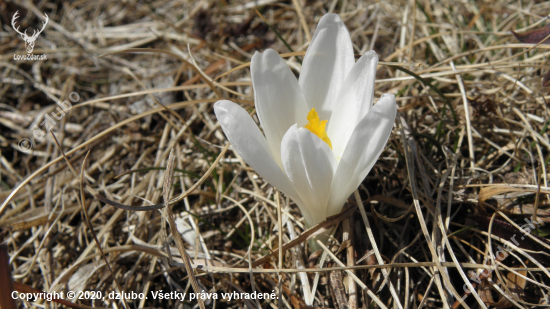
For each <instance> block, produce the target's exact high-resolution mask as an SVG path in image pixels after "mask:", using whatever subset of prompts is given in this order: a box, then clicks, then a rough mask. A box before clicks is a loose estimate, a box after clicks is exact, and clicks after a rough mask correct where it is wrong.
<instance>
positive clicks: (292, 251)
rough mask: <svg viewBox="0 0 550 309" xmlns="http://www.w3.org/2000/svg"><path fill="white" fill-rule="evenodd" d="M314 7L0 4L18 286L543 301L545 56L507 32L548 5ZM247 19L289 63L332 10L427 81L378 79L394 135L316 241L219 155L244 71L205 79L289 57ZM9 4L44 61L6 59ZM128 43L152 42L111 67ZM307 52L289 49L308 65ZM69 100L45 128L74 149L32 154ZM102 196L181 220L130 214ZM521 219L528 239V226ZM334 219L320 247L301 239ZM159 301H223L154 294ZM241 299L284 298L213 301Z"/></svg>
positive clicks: (308, 299)
mask: <svg viewBox="0 0 550 309" xmlns="http://www.w3.org/2000/svg"><path fill="white" fill-rule="evenodd" d="M304 2H305V1H300V0H295V1H287V2H275V1H269V0H266V1H259V2H258V3H254V2H249V3H247V2H245V1H238V2H236V3H230V4H228V3H226V1H220V2H207V1H200V2H194V1H186V0H183V1H175V0H163V1H162V0H161V1H154V2H140V1H133V0H132V1H123V2H120V3H119V2H112V1H94V2H85V1H79V2H74V3H72V2H55V1H40V2H38V1H36V2H34V4H33V3H32V2H30V1H14V2H0V12H1V13H0V18H1V19H0V20H1V23H2V26H3V27H2V31H3V32H1V33H0V41H1V43H2V44H1V45H0V49H1V52H2V56H0V68H1V73H0V74H1V76H0V78H1V81H2V82H1V84H0V131H1V134H0V175H1V178H0V190H1V191H0V202H1V203H2V205H1V206H0V227H1V231H0V235H1V241H2V243H4V244H6V245H7V248H8V252H9V258H10V259H9V266H5V265H0V266H1V267H9V269H10V270H11V273H12V276H13V278H14V281H15V282H16V286H15V288H16V289H17V290H19V291H29V289H31V288H34V289H36V290H41V291H48V292H54V291H65V292H66V291H69V290H70V291H75V292H77V291H100V292H102V293H103V295H104V296H106V295H107V294H108V293H110V292H119V291H124V292H130V293H131V292H135V293H145V294H147V295H148V296H149V299H147V300H130V299H126V300H124V301H120V300H93V301H92V300H71V299H66V300H69V301H71V302H73V303H74V304H73V305H72V306H77V307H81V306H94V307H110V308H121V307H122V308H124V307H126V308H138V307H139V308H142V307H163V308H167V307H174V308H191V307H192V306H197V305H198V306H200V307H203V308H206V307H207V308H243V307H246V308H255V307H258V306H261V307H262V308H277V307H278V308H306V307H305V306H306V305H310V306H314V307H321V308H351V309H355V308H376V307H378V308H421V307H422V308H452V307H454V308H460V307H464V308H507V307H519V308H533V307H548V306H549V305H550V287H549V285H550V284H549V282H550V269H549V267H550V262H549V261H550V255H549V253H550V245H549V243H550V242H549V241H548V240H546V238H544V237H546V235H548V232H550V229H548V227H547V225H546V226H544V224H545V223H546V224H548V222H550V212H549V210H548V205H549V204H548V203H549V195H548V194H549V193H550V188H549V187H548V177H549V176H550V174H549V172H548V171H547V167H548V165H547V163H548V160H549V159H550V156H549V154H550V140H549V136H548V134H547V124H548V121H549V119H550V118H549V113H548V104H547V100H548V99H549V97H550V96H549V94H548V91H547V90H546V89H545V88H543V87H542V86H541V81H542V75H544V74H545V73H546V71H547V70H548V66H547V65H545V59H546V57H547V55H548V54H549V52H550V51H549V50H548V49H549V47H548V45H538V46H535V45H534V44H521V43H520V42H518V41H517V40H516V39H515V38H514V37H513V36H512V34H511V32H510V30H517V31H518V32H524V31H527V30H532V29H536V28H539V27H542V26H544V25H546V24H547V21H546V19H547V18H546V17H544V16H545V14H546V15H547V14H549V13H550V4H549V3H547V2H540V3H537V2H534V1H523V2H521V1H520V2H518V1H496V2H494V3H489V2H483V1H478V0H476V1H464V2H456V1H430V0H422V1H391V2H386V1H383V2H372V3H370V4H368V3H366V2H363V1H348V0H344V1H329V2H326V3H321V2H315V1H307V3H304ZM254 9H258V10H260V11H261V13H262V14H263V16H264V17H265V19H266V20H267V22H268V23H269V25H270V26H271V27H273V28H274V29H276V30H277V31H278V32H280V34H281V36H282V37H283V38H284V39H285V40H286V42H287V43H288V44H289V45H290V47H291V48H292V50H293V51H295V52H303V51H305V50H306V48H307V43H308V41H309V39H310V37H311V35H312V34H313V31H314V29H315V26H316V24H317V22H318V20H319V19H320V17H321V16H322V15H323V14H325V13H327V12H336V13H339V14H340V16H341V17H342V19H343V20H344V22H345V23H346V25H347V26H348V28H349V30H350V33H351V36H352V40H353V43H354V47H355V53H356V54H358V55H360V54H363V53H364V52H366V51H368V50H370V49H374V50H376V51H377V52H378V54H379V55H380V59H383V60H385V61H388V62H397V63H398V64H400V65H402V67H403V68H404V69H406V70H410V71H412V72H414V73H415V74H417V75H419V76H420V77H421V78H416V77H413V76H411V75H410V74H408V73H407V72H403V71H402V70H398V68H396V67H395V66H392V65H380V66H379V69H378V79H377V83H376V91H375V93H376V94H375V96H376V97H379V96H380V95H381V94H382V93H385V92H390V93H394V94H396V96H397V102H398V104H399V107H400V109H399V113H398V119H397V121H396V125H395V127H394V132H393V134H392V136H391V138H390V141H389V142H388V145H387V147H386V150H385V151H384V152H383V154H382V155H381V157H380V160H379V161H378V163H377V164H376V165H375V167H374V168H373V170H372V171H371V172H370V174H369V175H368V177H367V178H366V179H365V181H364V182H363V184H362V185H361V187H360V188H359V190H358V191H357V192H356V193H355V194H354V196H352V197H350V200H349V203H348V204H349V206H350V207H351V208H348V210H347V211H344V212H343V213H342V214H341V215H340V216H339V217H337V218H332V219H331V220H329V221H328V222H326V223H325V224H323V225H322V226H318V227H314V228H313V229H312V230H311V231H309V232H305V227H304V222H303V219H302V217H301V215H300V213H299V210H298V209H297V207H296V206H295V205H294V204H293V203H292V202H289V200H288V199H286V197H285V196H284V195H281V194H279V193H278V192H277V191H276V190H274V188H273V187H271V186H270V185H269V184H268V183H266V182H265V181H264V180H263V179H262V178H259V177H258V176H257V175H256V174H255V173H254V171H253V170H252V169H250V168H249V167H248V166H246V165H245V164H244V163H243V161H242V160H241V159H240V158H239V157H238V156H237V155H236V154H235V153H234V152H233V151H232V150H227V147H226V146H227V141H226V139H225V136H224V134H223V132H222V130H221V129H220V127H219V125H218V124H217V120H216V118H215V116H214V114H213V112H212V104H213V103H214V102H216V101H217V100H218V99H219V98H222V97H223V98H229V99H231V100H233V101H235V102H239V103H240V104H241V105H242V106H243V107H245V108H247V109H248V110H249V111H252V110H253V108H254V102H253V93H252V88H251V83H250V73H249V70H248V69H245V68H243V69H239V70H235V71H234V72H231V73H230V74H227V75H225V76H223V77H221V78H220V79H218V80H216V81H214V82H212V79H214V77H216V76H218V75H220V74H222V73H224V72H226V71H229V70H230V69H232V68H235V67H237V66H239V65H242V64H245V63H247V62H249V61H250V57H251V55H252V54H253V52H254V50H264V49H266V48H273V49H275V50H276V51H278V52H279V53H287V52H289V50H288V48H287V47H286V46H285V44H284V43H283V42H281V41H280V40H279V39H278V38H277V37H276V35H275V33H274V32H273V30H271V29H270V28H269V27H268V26H267V25H266V23H265V22H264V21H263V20H262V19H261V18H259V17H258V15H257V14H256V12H255V10H254ZM17 10H19V13H20V16H21V17H20V18H19V20H18V22H19V23H20V25H22V27H21V28H22V29H24V28H27V27H28V28H29V29H31V28H34V29H37V28H38V27H40V26H41V24H42V23H41V18H42V16H43V15H42V12H46V13H47V14H48V15H49V18H50V21H49V24H48V25H47V27H46V29H45V31H44V32H43V33H42V34H41V35H40V36H39V38H38V40H37V44H36V47H35V50H34V54H46V55H47V57H48V60H46V61H15V60H14V59H13V54H14V53H17V54H25V50H24V42H23V40H21V38H20V37H19V36H18V35H16V34H15V32H14V31H13V29H12V28H11V27H10V24H11V18H12V15H13V14H14V13H15V11H17ZM29 32H30V31H29ZM130 48H146V49H149V50H150V51H147V52H145V51H141V52H136V51H134V52H132V53H130V52H123V53H116V54H110V53H115V52H119V51H122V50H126V49H130ZM152 49H155V50H158V51H163V52H154V51H151V50H152ZM168 53H169V54H168ZM105 54H109V55H106V56H103V57H101V55H105ZM299 58H301V57H299V56H298V57H297V56H290V57H287V59H288V64H289V65H290V67H291V68H292V69H293V70H294V71H295V72H296V73H298V72H299V68H300V63H299ZM413 64H419V65H420V64H421V66H415V65H413ZM71 92H76V93H78V95H79V97H80V98H79V100H78V102H76V103H73V105H72V108H71V110H70V112H68V113H67V115H65V116H64V117H62V119H61V120H60V121H58V122H57V124H56V125H55V126H54V128H53V133H54V134H55V137H56V138H57V140H58V141H59V145H61V146H60V147H62V149H61V148H60V147H58V145H56V142H55V140H54V138H53V137H52V136H51V135H48V136H45V137H43V138H42V139H40V140H36V139H34V143H33V144H32V151H31V152H29V153H26V152H23V151H21V148H20V146H18V143H19V141H20V140H21V139H23V138H27V139H33V131H35V125H37V126H40V127H43V125H41V123H42V122H43V121H44V116H45V115H47V114H49V113H51V112H52V111H54V110H55V108H56V107H57V105H56V103H57V102H61V101H63V100H66V99H69V94H70V93H71ZM438 92H439V93H438ZM56 113H57V115H59V112H57V111H56ZM224 147H225V148H224ZM88 152H89V155H87V154H88ZM63 153H65V154H66V158H64V157H63ZM86 156H87V159H85V157H86ZM69 167H71V168H69ZM71 169H73V170H71ZM167 170H168V172H166V171H167ZM86 186H88V187H89V188H90V189H91V190H90V189H88V190H86V188H85V187H86ZM191 189H193V190H191ZM90 192H91V194H90ZM94 192H95V193H94ZM97 194H100V195H102V196H104V197H106V198H107V199H109V200H110V201H114V202H117V203H120V204H124V205H130V206H134V207H136V208H137V207H140V206H150V205H153V204H156V205H159V204H160V206H159V207H162V205H164V203H165V202H167V204H169V207H166V208H159V207H152V208H159V209H158V210H148V211H134V210H124V209H120V208H116V207H113V206H111V205H109V204H106V203H104V201H103V200H100V199H98V198H97ZM526 218H533V219H534V222H536V223H537V224H536V227H537V230H536V231H532V229H530V231H527V233H525V234H524V233H522V232H521V231H520V230H519V229H518V228H519V227H520V226H523V229H525V228H526V227H529V225H526V222H525V219H526ZM334 224H337V226H338V227H337V228H336V230H335V231H334V234H333V236H334V237H333V239H332V240H331V241H330V242H329V244H328V245H327V246H324V245H322V244H320V245H321V247H322V248H323V250H322V251H319V252H315V253H314V252H311V250H310V247H309V246H310V243H309V242H308V241H306V239H307V238H308V235H312V233H313V232H315V231H317V232H318V231H322V230H325V229H328V230H331V229H332V228H331V226H332V225H334ZM176 227H177V229H176ZM178 231H179V233H178ZM529 232H531V233H529ZM534 234H538V235H541V237H536V236H534ZM513 235H516V238H517V239H516V238H513V237H514V236H513ZM182 236H183V237H182ZM281 243H283V244H287V245H285V246H284V247H283V248H284V249H285V250H281V251H279V250H277V249H278V248H279V247H280V244H281ZM502 247H508V248H511V251H510V252H509V254H508V253H507V254H506V256H504V258H503V255H502V254H498V250H499V248H502ZM100 249H101V250H100ZM283 251H284V252H283ZM501 252H502V251H501ZM270 254H271V255H270ZM268 255H270V256H268ZM265 256H268V257H266V258H264V259H263V260H259V259H260V258H262V257H265ZM258 260H259V261H258ZM0 261H1V259H0ZM254 261H257V262H256V263H254ZM495 265H496V266H495ZM191 268H193V269H194V270H191ZM304 268H307V270H305V271H303V272H298V270H299V269H304ZM476 273H477V274H478V276H479V278H480V280H477V281H478V282H476V280H474V279H475V276H476ZM465 283H467V287H468V288H470V289H471V290H472V292H473V293H471V294H468V293H466V292H465V290H464V288H463V287H464V286H465ZM4 284H5V283H4ZM1 287H6V285H2V286H1ZM1 289H2V288H0V290H1ZM160 290H163V291H164V292H170V291H179V292H187V293H191V292H193V291H204V292H206V293H219V294H218V296H219V299H218V300H215V301H212V300H204V301H203V302H202V301H201V302H198V301H197V300H192V301H190V300H189V298H188V297H187V298H186V300H185V301H183V302H181V301H178V300H154V299H152V297H151V292H154V291H160ZM5 291H7V289H5ZM233 291H236V292H253V291H257V292H263V293H266V292H267V293H271V291H275V293H277V295H280V298H279V299H278V300H277V299H270V300H231V301H227V300H223V299H222V297H221V293H232V292H233ZM5 293H6V292H4V294H2V295H4V296H0V297H6V295H8V294H5ZM58 304H59V302H58V301H56V302H44V301H43V300H38V301H36V302H34V304H33V303H31V302H26V301H21V300H18V301H17V305H18V306H19V307H33V306H34V305H36V306H40V307H41V306H46V307H48V306H49V307H55V306H58Z"/></svg>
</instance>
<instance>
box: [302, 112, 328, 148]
mask: <svg viewBox="0 0 550 309" xmlns="http://www.w3.org/2000/svg"><path fill="white" fill-rule="evenodd" d="M327 121H328V120H323V121H321V120H320V119H319V115H318V114H317V112H316V111H315V108H312V109H311V110H310V111H309V113H307V124H306V125H305V126H304V128H306V129H308V130H309V131H310V132H311V133H313V134H315V135H317V136H318V137H319V138H320V139H322V140H323V141H324V142H325V143H327V144H328V146H329V147H330V149H332V143H331V142H330V138H328V135H327V131H326V127H327Z"/></svg>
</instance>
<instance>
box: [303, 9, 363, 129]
mask: <svg viewBox="0 0 550 309" xmlns="http://www.w3.org/2000/svg"><path fill="white" fill-rule="evenodd" d="M354 64H355V59H354V56H353V46H352V45H351V38H350V35H349V32H348V29H347V28H346V26H345V25H344V23H343V22H342V20H341V19H340V17H339V16H338V15H336V14H326V15H325V16H323V18H321V20H320V21H319V25H318V26H317V29H316V30H315V33H314V34H313V38H312V39H311V44H310V45H309V47H308V49H307V52H306V55H305V57H304V62H303V65H302V72H301V73H300V78H299V80H300V87H302V92H303V93H304V97H305V98H306V101H307V104H308V107H309V109H311V108H312V107H315V109H316V110H317V113H319V118H320V119H321V120H327V119H330V115H331V112H332V108H333V104H334V101H335V100H336V97H337V95H338V92H339V91H340V88H341V87H342V84H343V83H344V79H345V78H346V76H347V75H348V73H349V72H350V70H351V68H352V67H353V65H354Z"/></svg>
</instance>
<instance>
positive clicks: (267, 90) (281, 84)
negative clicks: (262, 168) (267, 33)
mask: <svg viewBox="0 0 550 309" xmlns="http://www.w3.org/2000/svg"><path fill="white" fill-rule="evenodd" d="M250 71H251V73H252V86H253V88H254V99H255V102H256V111H257V113H258V117H259V118H260V124H261V125H262V129H263V130H264V133H265V137H266V139H267V142H268V144H269V147H270V148H271V151H272V153H273V154H274V155H273V157H274V159H275V161H276V162H277V163H278V164H279V166H281V167H282V165H281V157H280V154H281V141H282V139H283V136H284V135H285V133H286V131H287V130H288V128H290V126H292V125H293V124H296V123H298V124H299V125H302V126H303V125H305V124H306V123H307V113H308V108H307V104H306V101H305V99H304V97H303V95H302V90H301V89H300V86H299V85H298V81H297V80H296V77H295V76H294V74H292V72H291V71H290V68H289V67H288V66H287V65H286V63H285V62H284V61H283V59H282V58H281V56H279V54H278V53H277V52H276V51H274V50H272V49H268V50H266V51H264V52H263V53H259V52H256V53H255V54H254V56H253V57H252V63H251V65H250Z"/></svg>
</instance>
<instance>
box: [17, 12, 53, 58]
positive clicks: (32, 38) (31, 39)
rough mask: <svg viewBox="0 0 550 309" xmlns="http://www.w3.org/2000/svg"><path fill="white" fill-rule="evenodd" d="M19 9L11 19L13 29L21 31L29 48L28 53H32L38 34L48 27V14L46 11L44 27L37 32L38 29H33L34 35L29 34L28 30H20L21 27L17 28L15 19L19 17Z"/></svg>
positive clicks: (26, 46)
mask: <svg viewBox="0 0 550 309" xmlns="http://www.w3.org/2000/svg"><path fill="white" fill-rule="evenodd" d="M18 14H19V11H17V12H15V14H13V18H12V19H11V26H12V27H13V30H15V32H17V33H19V34H20V35H21V37H22V38H23V40H24V41H25V48H26V49H27V53H29V54H30V53H32V50H33V49H34V42H35V41H36V39H37V38H38V35H39V34H40V33H42V31H44V28H46V25H47V24H48V20H49V18H48V15H47V14H46V13H44V16H45V17H46V21H45V22H44V25H42V29H40V31H38V32H36V30H34V31H33V33H32V36H28V35H27V30H25V32H21V31H19V27H17V28H15V20H16V19H17V18H18V17H19V15H18Z"/></svg>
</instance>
